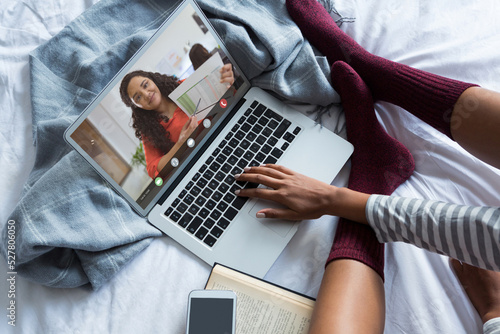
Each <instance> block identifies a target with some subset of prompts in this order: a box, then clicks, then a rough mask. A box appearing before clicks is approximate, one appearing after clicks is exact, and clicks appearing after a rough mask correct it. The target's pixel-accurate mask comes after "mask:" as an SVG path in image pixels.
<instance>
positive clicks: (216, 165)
mask: <svg viewBox="0 0 500 334" xmlns="http://www.w3.org/2000/svg"><path fill="white" fill-rule="evenodd" d="M219 168H220V164H219V163H217V162H215V161H214V162H212V164H211V165H210V170H211V171H212V172H216V171H218V170H219Z"/></svg>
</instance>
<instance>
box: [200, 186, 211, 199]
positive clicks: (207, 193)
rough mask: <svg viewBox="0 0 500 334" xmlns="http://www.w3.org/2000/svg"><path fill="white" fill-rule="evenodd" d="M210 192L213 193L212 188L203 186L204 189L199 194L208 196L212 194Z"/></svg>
mask: <svg viewBox="0 0 500 334" xmlns="http://www.w3.org/2000/svg"><path fill="white" fill-rule="evenodd" d="M212 193H213V190H211V189H209V188H205V189H203V192H202V193H201V194H202V195H203V196H205V197H206V198H210V196H212Z"/></svg>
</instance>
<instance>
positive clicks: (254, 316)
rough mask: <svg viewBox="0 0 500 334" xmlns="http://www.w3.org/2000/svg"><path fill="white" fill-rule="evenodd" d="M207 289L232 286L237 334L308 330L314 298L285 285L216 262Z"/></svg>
mask: <svg viewBox="0 0 500 334" xmlns="http://www.w3.org/2000/svg"><path fill="white" fill-rule="evenodd" d="M205 289H209V290H232V291H234V292H235V293H236V296H237V297H238V299H237V301H236V334H253V333H255V334H279V333H286V334H299V333H304V334H305V333H307V331H308V330H309V324H310V321H311V315H312V310H313V307H314V300H313V299H311V298H309V297H306V296H303V295H300V294H298V293H296V292H292V291H290V290H287V289H285V288H282V287H279V286H277V285H274V284H272V283H268V282H266V281H263V280H261V279H258V278H255V277H252V276H249V275H247V274H244V273H241V272H239V271H236V270H233V269H231V268H228V267H225V266H222V265H220V264H215V265H214V268H213V269H212V273H211V274H210V277H209V279H208V282H207V284H206V286H205Z"/></svg>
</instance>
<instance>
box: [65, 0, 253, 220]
mask: <svg viewBox="0 0 500 334" xmlns="http://www.w3.org/2000/svg"><path fill="white" fill-rule="evenodd" d="M248 87H249V83H248V81H247V80H246V79H245V78H244V76H243V75H242V73H241V71H240V70H239V68H238V67H237V66H236V64H235V63H234V61H233V60H232V58H231V57H230V56H229V55H228V53H227V49H225V48H224V46H223V45H222V42H221V41H220V39H219V38H218V36H217V34H216V33H215V31H214V30H213V28H212V27H211V26H210V24H209V23H208V21H207V20H206V18H205V17H204V16H203V13H202V12H201V10H200V9H199V8H198V6H197V5H196V4H195V3H194V2H193V1H186V2H183V3H182V4H181V5H180V6H179V7H178V8H177V9H176V10H175V12H174V13H173V14H172V15H171V16H170V18H169V19H168V20H167V21H166V22H165V23H164V24H163V25H162V26H161V27H160V28H159V29H158V31H157V32H156V33H155V34H154V36H153V37H152V38H151V39H150V40H149V41H148V42H147V43H145V45H144V46H143V47H142V48H141V49H140V50H139V51H138V52H137V53H136V54H135V55H134V57H132V59H131V60H130V61H129V62H128V63H127V64H126V65H125V66H124V68H122V70H121V71H120V72H119V73H118V74H117V75H116V76H115V77H114V78H113V80H112V81H111V82H110V83H109V84H108V85H107V87H106V88H105V89H104V90H103V91H102V92H101V93H100V94H99V96H98V97H97V98H96V99H95V100H94V101H93V102H92V103H91V104H90V105H89V107H88V108H87V109H86V110H85V111H84V112H83V114H82V116H80V117H79V118H78V120H77V121H76V122H75V123H74V124H73V125H72V126H71V127H70V128H69V129H68V130H67V132H66V134H65V138H66V140H67V141H68V142H69V143H70V145H72V146H73V147H74V148H75V149H76V150H77V151H78V152H80V153H81V154H82V156H83V157H84V158H85V159H86V160H87V161H89V162H90V163H91V164H92V166H93V167H94V168H95V169H96V170H97V171H98V172H99V173H100V174H101V175H102V176H103V177H104V178H105V179H106V180H107V181H108V182H109V183H110V184H111V185H112V186H113V187H114V188H115V189H116V190H117V191H118V192H119V193H120V194H121V195H122V196H124V197H125V198H126V199H127V200H128V201H129V202H130V204H131V205H132V206H133V207H134V208H135V209H136V211H138V212H139V213H141V214H143V215H145V214H147V212H148V211H149V210H150V209H151V208H152V206H154V204H155V202H156V201H157V200H158V198H159V197H160V196H161V194H162V192H164V190H166V188H167V187H168V186H169V185H171V184H172V183H173V181H174V178H175V177H176V176H177V175H179V174H180V173H181V171H182V169H183V167H185V166H186V165H187V164H188V163H189V161H190V160H191V159H192V157H193V156H194V155H196V154H197V153H198V152H199V151H200V150H201V148H202V146H203V144H205V143H207V142H208V141H209V138H210V135H211V134H212V133H213V132H215V131H216V129H217V127H218V125H219V124H220V123H221V122H222V121H223V120H224V119H225V117H226V116H227V114H228V113H229V112H230V111H231V109H232V108H233V107H234V106H235V104H236V103H237V101H238V100H239V99H240V97H241V96H242V95H243V93H244V92H245V91H246V90H247V89H248Z"/></svg>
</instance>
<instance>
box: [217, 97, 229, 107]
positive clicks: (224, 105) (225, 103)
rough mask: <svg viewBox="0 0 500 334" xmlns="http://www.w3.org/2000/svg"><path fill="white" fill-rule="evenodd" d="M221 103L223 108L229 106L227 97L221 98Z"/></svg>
mask: <svg viewBox="0 0 500 334" xmlns="http://www.w3.org/2000/svg"><path fill="white" fill-rule="evenodd" d="M219 105H220V107H221V108H225V107H227V101H226V99H220V101H219Z"/></svg>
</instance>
